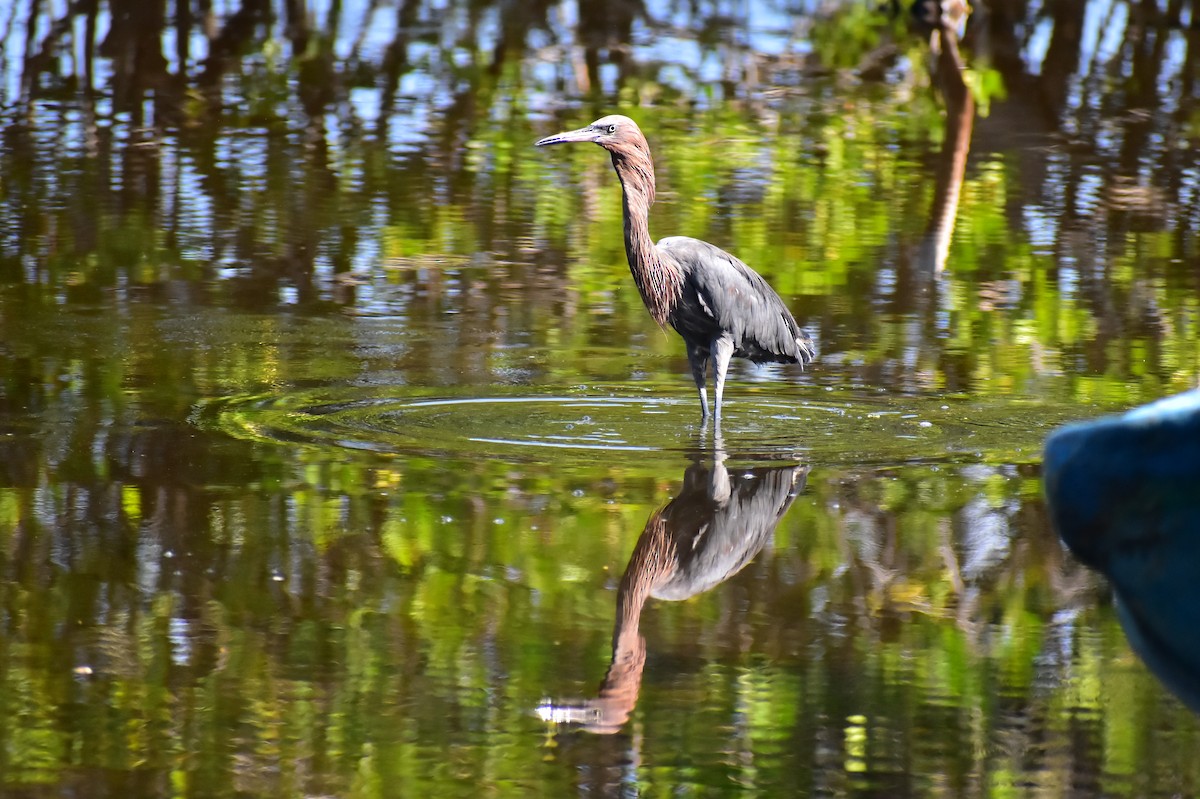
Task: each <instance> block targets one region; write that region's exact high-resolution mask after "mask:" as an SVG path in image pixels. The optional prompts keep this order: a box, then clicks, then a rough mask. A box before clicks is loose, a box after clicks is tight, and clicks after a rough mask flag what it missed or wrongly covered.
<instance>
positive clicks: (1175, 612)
mask: <svg viewBox="0 0 1200 799" xmlns="http://www.w3.org/2000/svg"><path fill="white" fill-rule="evenodd" d="M1044 476H1045V487H1046V499H1047V501H1048V503H1049V507H1050V516H1051V520H1052V521H1053V523H1054V526H1055V528H1056V529H1057V530H1058V533H1059V535H1061V536H1062V539H1063V541H1065V542H1066V544H1067V546H1068V547H1070V548H1071V551H1072V552H1074V553H1075V554H1076V556H1077V557H1078V558H1079V559H1080V560H1081V561H1083V562H1084V563H1086V564H1088V565H1089V566H1092V567H1094V568H1095V569H1097V570H1099V571H1100V572H1102V573H1104V575H1105V576H1106V577H1108V579H1109V580H1110V581H1111V582H1112V585H1113V588H1114V590H1115V592H1116V595H1117V603H1118V611H1119V613H1120V617H1121V622H1122V625H1123V626H1124V628H1125V632H1126V635H1128V637H1129V640H1130V643H1131V644H1132V645H1133V647H1134V648H1135V649H1136V650H1137V651H1138V654H1139V655H1141V656H1142V658H1143V659H1144V660H1145V661H1146V663H1147V665H1149V666H1150V668H1151V669H1153V670H1154V672H1155V673H1156V674H1157V675H1158V676H1159V678H1160V679H1162V680H1163V682H1164V683H1166V684H1167V686H1168V687H1169V688H1170V689H1171V690H1172V691H1174V692H1175V693H1176V694H1177V695H1178V696H1179V697H1180V698H1181V699H1183V700H1184V702H1186V703H1187V704H1188V706H1189V707H1191V708H1192V709H1193V710H1195V711H1197V712H1200V390H1195V391H1189V392H1187V393H1184V394H1180V395H1178V396H1175V397H1171V398H1169V399H1165V400H1161V401H1159V402H1155V403H1152V404H1150V405H1146V406H1144V407H1141V408H1138V409H1136V410H1133V411H1130V412H1129V413H1127V414H1124V415H1123V416H1116V417H1112V418H1106V419H1100V420H1098V421H1094V422H1085V423H1081V424H1074V425H1070V426H1067V427H1064V428H1062V429H1060V430H1057V431H1055V432H1054V433H1053V434H1051V436H1050V437H1049V438H1048V439H1047V440H1046V453H1045V464H1044Z"/></svg>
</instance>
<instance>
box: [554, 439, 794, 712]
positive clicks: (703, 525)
mask: <svg viewBox="0 0 1200 799" xmlns="http://www.w3.org/2000/svg"><path fill="white" fill-rule="evenodd" d="M727 457H728V456H727V455H726V453H725V452H724V450H723V448H722V447H721V445H720V439H719V438H718V439H717V443H716V445H715V446H714V448H713V450H712V453H711V462H709V461H710V459H709V458H708V457H706V456H701V457H697V458H696V460H695V462H693V463H692V464H691V465H690V466H688V467H687V470H686V471H685V472H684V475H683V486H682V488H681V489H680V491H679V494H678V496H676V497H675V498H674V499H672V500H671V501H670V502H668V503H667V504H666V505H664V506H663V507H662V508H660V509H659V510H657V511H655V512H654V513H653V514H651V516H650V518H649V519H648V520H647V521H646V528H645V530H643V531H642V535H641V537H639V538H638V541H637V544H636V545H635V546H634V549H633V553H632V554H631V555H630V557H629V564H628V565H627V566H626V567H625V573H624V575H623V576H622V577H621V584H620V586H619V587H618V589H617V607H616V620H615V623H614V625H613V637H612V647H613V650H612V662H611V663H610V664H609V667H608V673H607V674H606V675H605V677H604V681H603V682H602V683H601V684H600V690H599V693H598V695H597V696H596V698H594V699H588V700H585V701H582V702H578V701H577V702H567V703H558V702H546V703H543V704H542V705H541V706H540V707H538V708H537V712H538V715H539V716H541V717H542V719H544V720H545V721H549V722H555V723H567V724H578V725H581V726H582V728H583V729H585V730H587V731H589V732H594V733H614V732H617V731H618V730H620V729H621V727H622V726H623V725H624V724H625V722H626V721H627V720H628V719H629V716H630V714H631V713H632V712H633V709H634V707H635V706H636V704H637V699H638V693H639V691H640V690H641V684H642V671H643V669H644V668H645V665H646V640H645V638H643V637H642V635H641V632H640V621H641V615H642V608H643V607H644V606H645V604H646V600H647V599H649V598H650V597H654V598H655V599H662V600H667V601H680V600H684V599H688V598H690V597H693V596H696V595H697V594H700V593H703V592H705V591H708V590H711V589H713V588H715V587H716V586H718V585H720V584H721V583H723V582H724V581H726V580H728V579H729V578H730V577H732V576H733V575H735V574H737V573H738V572H739V571H741V570H742V569H743V568H745V566H746V565H747V564H748V563H750V561H752V560H753V559H754V557H755V556H756V555H757V554H758V553H759V552H760V551H761V550H762V549H763V547H764V546H766V544H767V542H768V541H769V540H770V539H771V536H772V535H773V533H774V532H775V528H776V526H778V524H779V521H780V520H781V519H782V518H783V516H784V514H785V513H787V510H788V508H790V507H791V505H792V502H793V500H795V498H796V496H797V495H798V494H799V493H800V492H801V491H802V490H803V488H804V483H805V480H806V478H807V475H808V467H807V466H802V465H798V464H794V463H793V464H788V465H787V466H754V467H750V468H746V469H738V470H736V471H735V472H733V473H731V472H730V470H729V469H728V468H727V467H726V465H725V461H726V460H727Z"/></svg>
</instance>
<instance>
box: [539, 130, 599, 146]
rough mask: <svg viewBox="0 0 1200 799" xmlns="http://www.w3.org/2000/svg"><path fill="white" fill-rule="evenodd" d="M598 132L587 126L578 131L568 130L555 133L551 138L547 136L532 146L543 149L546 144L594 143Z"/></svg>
mask: <svg viewBox="0 0 1200 799" xmlns="http://www.w3.org/2000/svg"><path fill="white" fill-rule="evenodd" d="M599 135H600V134H599V132H598V131H597V130H596V129H595V128H593V127H592V126H591V125H588V126H587V127H586V128H580V129H579V130H570V131H567V132H566V133H555V134H554V135H553V136H547V137H546V138H544V139H541V140H539V141H538V142H536V143H535V144H534V146H535V147H544V146H546V145H547V144H569V143H571V142H576V141H593V142H594V141H596V138H597V137H598V136H599Z"/></svg>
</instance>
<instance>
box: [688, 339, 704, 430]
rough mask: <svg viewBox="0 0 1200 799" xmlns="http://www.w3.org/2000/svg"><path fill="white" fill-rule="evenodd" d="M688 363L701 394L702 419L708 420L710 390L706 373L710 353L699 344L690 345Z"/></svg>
mask: <svg viewBox="0 0 1200 799" xmlns="http://www.w3.org/2000/svg"><path fill="white" fill-rule="evenodd" d="M688 363H689V364H691V367H692V379H693V380H695V381H696V390H697V391H699V392H700V418H701V419H707V418H708V390H707V388H706V387H705V384H704V372H705V370H707V369H708V351H707V350H705V349H704V348H703V347H701V346H700V345H698V344H690V345H688Z"/></svg>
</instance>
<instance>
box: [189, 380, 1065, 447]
mask: <svg viewBox="0 0 1200 799" xmlns="http://www.w3.org/2000/svg"><path fill="white" fill-rule="evenodd" d="M815 394H816V396H814V397H812V398H807V399H806V398H796V397H789V398H788V400H787V401H781V400H780V399H779V398H778V397H777V396H776V395H774V394H767V393H764V394H762V395H754V394H751V395H748V396H747V395H743V396H739V397H737V398H736V399H735V400H733V401H730V402H728V404H727V406H726V410H725V418H724V420H723V424H722V432H723V437H722V441H721V443H722V445H723V446H724V447H725V448H726V450H728V451H730V452H731V453H734V452H736V453H737V454H739V455H741V456H742V457H746V458H750V459H762V460H780V459H803V460H805V461H809V462H813V463H822V464H824V465H845V466H849V465H885V464H890V463H919V462H962V463H969V462H1027V461H1034V460H1037V458H1038V457H1039V456H1040V452H1041V446H1042V440H1043V438H1044V437H1045V435H1046V433H1047V432H1048V431H1049V430H1050V429H1052V428H1053V427H1054V426H1057V425H1058V424H1061V423H1063V422H1065V421H1068V420H1070V419H1074V418H1079V417H1080V416H1084V415H1088V413H1089V412H1088V411H1087V410H1086V409H1080V408H1079V407H1078V406H1073V407H1069V408H1065V407H1060V408H1049V407H1046V406H1044V405H1038V404H1030V403H1018V402H1013V401H1007V402H1003V401H995V402H993V403H990V404H989V403H983V402H979V401H976V400H972V401H965V400H948V399H944V398H937V397H918V398H914V397H893V396H887V395H884V394H870V393H863V392H858V393H855V392H852V391H820V390H817V392H815ZM697 410H698V408H697V407H696V402H695V400H694V398H692V397H690V396H689V397H686V398H684V397H671V398H667V397H661V396H651V395H650V394H648V393H645V392H638V391H637V390H636V389H635V390H630V389H629V387H628V386H622V387H621V388H620V389H619V390H616V391H611V392H610V391H606V390H605V389H602V388H597V387H579V388H573V389H569V390H564V391H561V392H556V393H547V394H530V393H524V394H501V393H498V394H496V395H493V396H479V395H478V394H473V395H465V394H461V395H455V393H454V392H453V391H442V392H440V393H437V394H433V393H430V392H428V391H412V390H411V389H405V388H380V387H378V386H339V387H329V388H319V389H309V390H298V391H293V392H286V393H281V394H270V395H267V394H259V395H249V396H234V397H228V398H223V399H220V400H213V401H210V402H207V403H204V404H202V405H200V406H198V407H197V408H196V410H195V412H194V414H193V421H194V422H195V423H196V424H197V425H199V426H201V427H203V428H205V429H213V430H219V431H222V432H224V433H226V434H228V435H231V436H235V437H237V438H243V439H252V440H256V441H260V442H274V443H280V444H292V445H295V444H301V445H308V446H314V447H322V448H334V449H340V450H357V451H366V452H372V453H378V454H381V455H404V454H426V455H438V454H445V455H455V456H462V457H503V458H509V459H513V460H519V459H537V460H542V461H554V460H560V459H565V458H571V459H577V458H594V457H598V456H599V455H600V454H601V453H614V454H616V453H628V454H629V455H630V456H633V457H651V454H652V453H666V452H678V451H681V450H695V449H696V448H698V447H702V448H707V447H708V446H711V441H712V432H713V431H712V429H711V425H709V426H702V425H701V424H700V423H699V418H698V413H697Z"/></svg>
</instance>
